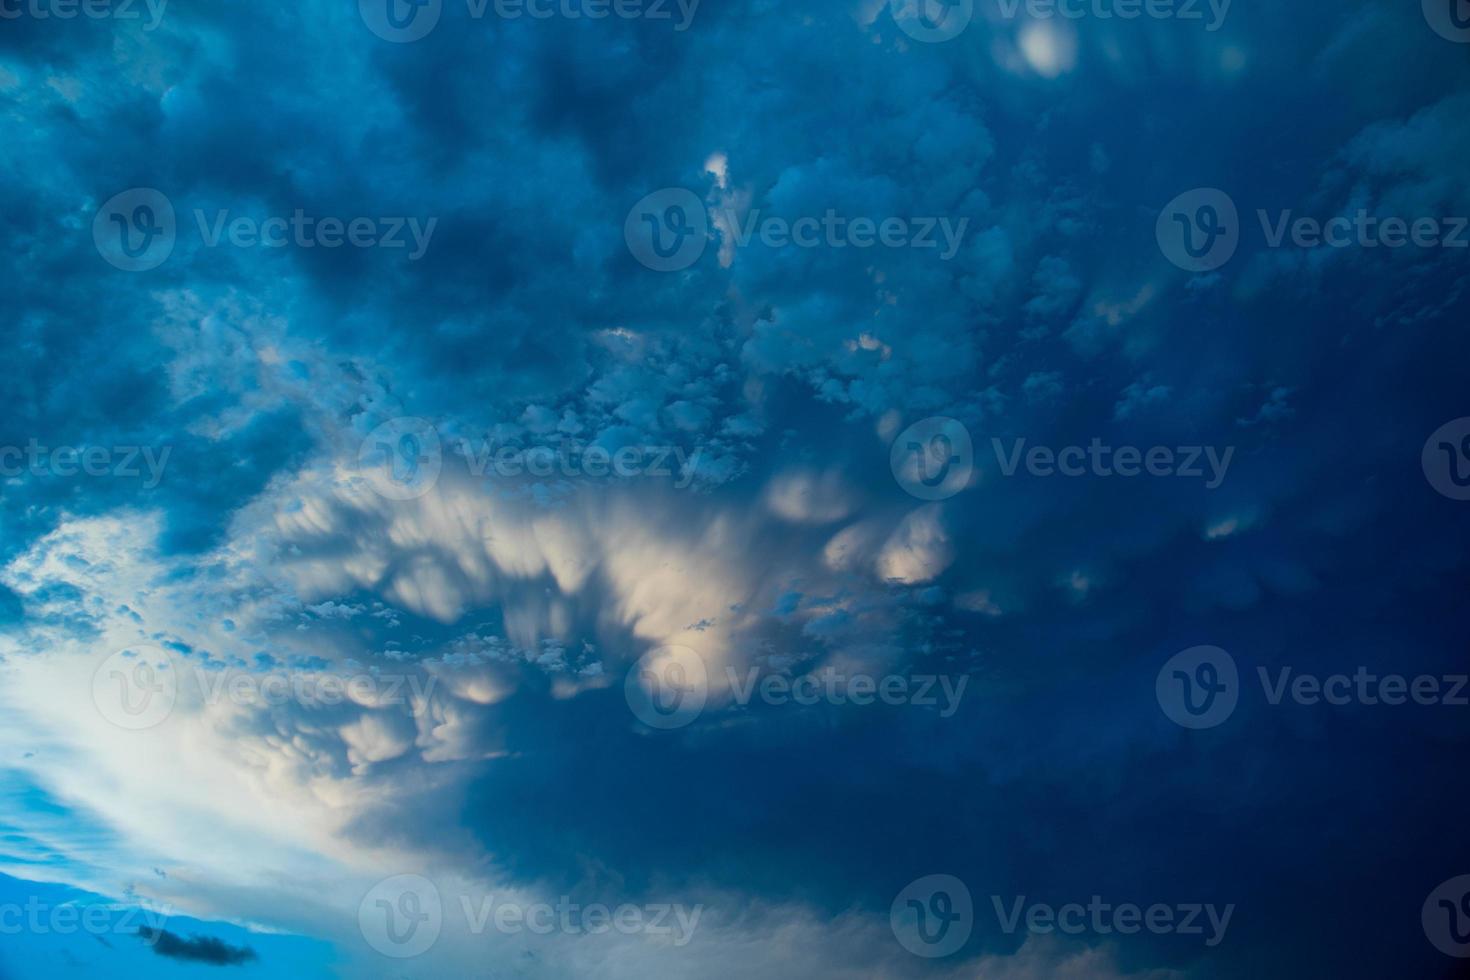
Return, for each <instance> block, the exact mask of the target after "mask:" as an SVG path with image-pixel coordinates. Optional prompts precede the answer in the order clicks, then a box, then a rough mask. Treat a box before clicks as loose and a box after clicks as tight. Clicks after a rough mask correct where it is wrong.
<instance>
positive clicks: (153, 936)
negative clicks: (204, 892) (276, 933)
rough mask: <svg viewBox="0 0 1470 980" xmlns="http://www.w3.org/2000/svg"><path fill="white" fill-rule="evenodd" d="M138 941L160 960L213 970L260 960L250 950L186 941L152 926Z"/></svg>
mask: <svg viewBox="0 0 1470 980" xmlns="http://www.w3.org/2000/svg"><path fill="white" fill-rule="evenodd" d="M138 938H139V939H141V940H143V942H145V943H147V944H148V945H149V946H152V947H153V951H154V952H155V953H157V954H158V955H159V956H164V957H167V958H168V959H171V960H186V961H188V962H191V963H207V964H209V965H210V966H239V965H241V964H244V963H251V962H254V961H255V960H257V959H258V958H259V957H257V956H256V953H255V950H253V949H251V948H250V947H249V946H231V945H230V944H228V943H226V942H224V941H223V940H220V939H215V938H213V937H211V936H190V937H189V938H188V939H185V938H184V937H182V936H177V935H174V934H173V933H171V932H169V931H168V930H167V929H154V928H152V927H151V926H141V927H139V929H138Z"/></svg>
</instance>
